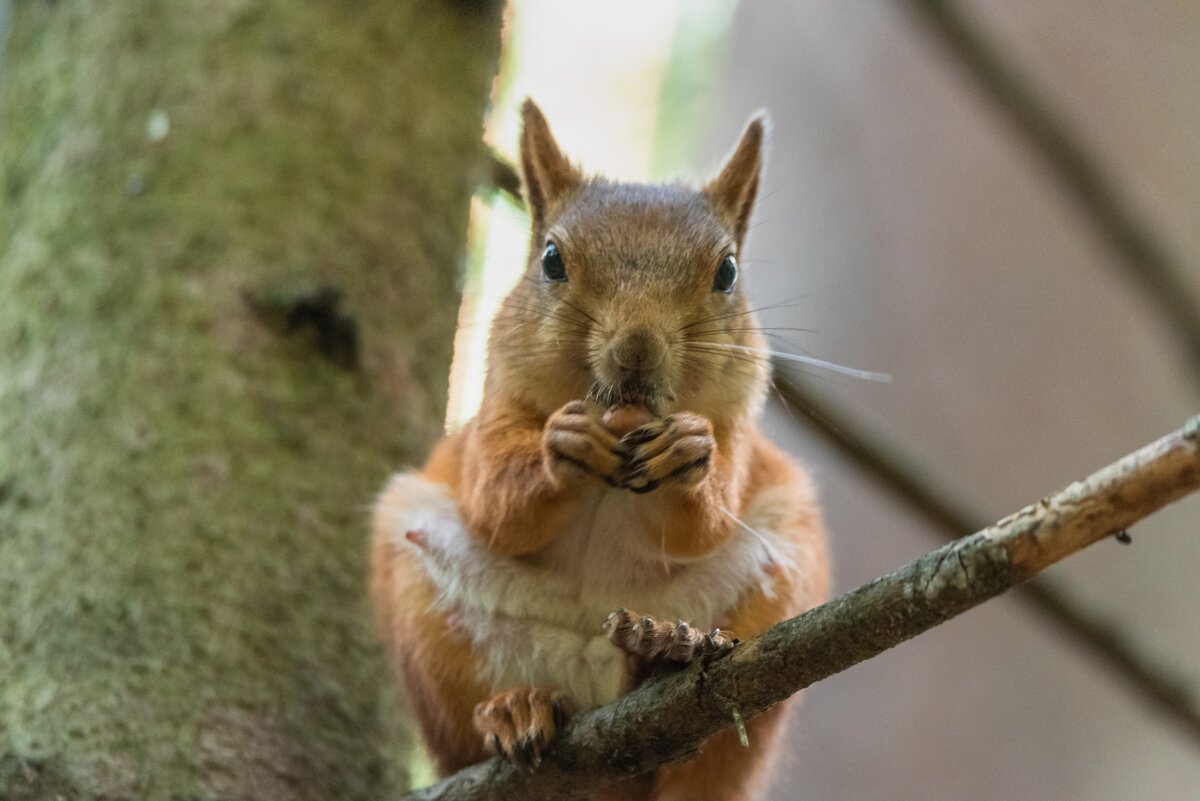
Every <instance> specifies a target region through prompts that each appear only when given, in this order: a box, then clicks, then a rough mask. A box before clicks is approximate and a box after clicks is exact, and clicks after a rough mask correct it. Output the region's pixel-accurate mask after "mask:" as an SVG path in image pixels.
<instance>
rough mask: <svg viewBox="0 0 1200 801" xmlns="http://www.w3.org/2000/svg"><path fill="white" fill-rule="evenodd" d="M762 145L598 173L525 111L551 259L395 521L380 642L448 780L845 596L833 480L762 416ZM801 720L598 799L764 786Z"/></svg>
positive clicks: (536, 269)
mask: <svg viewBox="0 0 1200 801" xmlns="http://www.w3.org/2000/svg"><path fill="white" fill-rule="evenodd" d="M763 133H764V121H763V119H762V118H761V117H757V118H754V119H752V120H751V121H750V123H749V124H748V125H747V127H746V129H745V132H744V133H743V134H742V137H741V139H740V141H739V142H738V144H737V146H736V147H735V148H734V150H733V153H732V154H731V155H730V156H729V157H728V159H727V160H726V161H725V163H724V166H723V167H722V168H721V169H720V171H719V173H718V174H717V176H716V177H715V178H714V179H712V180H711V181H709V182H708V183H707V184H705V185H704V186H702V187H700V188H693V187H689V186H685V185H682V184H662V185H653V184H652V185H647V184H633V183H621V182H616V181H612V180H608V179H605V178H602V177H588V176H585V175H584V174H583V173H582V172H581V171H580V170H579V169H578V168H577V167H576V166H575V165H574V164H572V163H571V162H570V161H569V160H568V159H567V158H566V157H565V156H564V155H563V153H562V151H561V150H560V148H559V146H558V144H557V143H556V141H555V139H554V137H553V135H552V134H551V131H550V128H549V126H548V124H547V122H546V119H545V117H544V116H543V115H542V112H541V111H540V110H539V109H538V107H537V106H536V105H534V103H533V102H532V101H526V103H525V105H524V108H523V126H522V131H521V173H522V178H523V184H524V192H525V198H526V201H527V205H528V209H529V213H530V218H531V226H532V230H531V238H530V253H529V260H528V268H527V270H526V273H525V275H524V277H523V280H521V281H519V282H518V283H517V286H516V288H515V289H514V290H513V291H512V293H511V294H510V295H509V296H508V298H507V299H506V300H505V302H504V304H503V306H502V308H501V310H500V312H499V313H498V315H497V317H496V319H495V321H494V323H493V325H492V329H491V338H490V343H489V353H488V363H487V367H488V369H487V379H486V385H485V389H484V396H483V402H482V405H481V407H480V409H479V412H478V414H477V415H476V416H475V418H474V419H473V420H471V421H470V422H469V423H468V424H467V425H466V426H465V427H463V428H462V429H461V430H459V431H457V432H455V433H453V434H450V435H449V436H447V437H445V438H444V439H442V440H441V442H440V443H438V445H437V446H436V448H435V449H434V451H433V453H432V455H431V456H430V457H429V460H428V462H427V464H426V465H425V467H424V468H423V469H421V470H420V471H416V472H406V473H400V474H398V475H396V476H394V477H393V478H392V480H391V482H390V483H389V484H388V485H387V487H386V489H385V490H384V492H383V494H382V496H381V497H380V499H379V501H378V504H377V505H376V507H375V513H374V524H373V525H374V532H373V543H372V593H373V598H374V602H375V607H376V610H377V616H378V620H379V626H380V630H381V632H382V636H383V639H384V641H385V643H386V644H387V647H388V650H389V655H390V659H391V662H392V664H393V666H394V668H395V670H396V672H397V673H398V675H399V677H400V680H401V681H402V683H403V685H404V688H405V690H406V692H407V697H408V700H409V707H410V709H411V712H412V714H413V715H414V717H415V719H416V721H417V722H418V724H419V726H420V730H421V733H422V736H423V739H424V742H425V744H426V746H427V747H428V750H429V752H430V754H431V755H432V757H433V759H434V761H435V764H436V766H437V769H438V771H439V773H441V774H442V775H446V774H449V773H452V772H454V771H456V770H458V769H460V768H462V767H465V766H467V765H470V764H473V763H475V762H479V761H481V760H483V759H485V758H487V757H488V756H490V755H492V754H498V755H500V756H502V757H504V758H506V759H508V760H510V761H514V762H518V763H521V764H525V765H530V766H533V765H536V764H537V763H538V762H540V760H541V755H542V752H543V751H544V750H545V749H546V747H547V746H548V745H549V744H550V743H551V741H552V740H553V738H554V735H555V732H556V731H557V730H558V729H559V728H561V726H562V725H563V723H564V721H565V720H566V719H567V718H568V716H569V715H570V714H572V713H573V712H574V711H578V710H586V709H590V708H593V707H596V706H600V705H602V704H607V703H610V702H611V701H613V700H615V699H616V698H617V697H619V696H620V695H622V694H623V693H625V692H628V691H629V690H630V689H632V688H633V687H635V686H636V685H637V684H638V682H639V681H640V680H641V679H642V678H644V677H645V676H646V675H648V674H649V673H650V672H651V671H653V670H655V669H658V668H660V667H666V666H668V665H671V664H676V665H678V664H683V663H686V662H687V661H688V660H690V659H692V658H693V657H695V656H696V655H697V654H698V653H700V652H701V651H703V650H704V649H708V648H713V647H715V648H718V649H724V648H728V647H730V640H729V638H728V636H727V635H725V634H723V633H722V631H724V630H728V631H731V632H734V633H736V635H737V636H739V637H751V636H754V635H757V634H759V633H760V632H762V631H764V630H765V629H766V628H768V627H769V626H771V625H772V624H774V623H776V622H778V621H780V620H783V619H785V618H788V617H791V616H794V615H796V614H799V613H800V612H802V611H804V610H806V609H808V608H810V607H813V606H816V605H817V604H819V603H821V602H823V601H824V600H826V597H827V594H828V590H829V559H828V555H827V551H826V544H825V534H824V530H823V527H822V523H821V516H820V511H819V509H818V506H817V502H816V499H815V496H814V492H813V489H812V486H811V484H810V481H809V478H808V476H807V474H806V473H805V471H804V470H803V468H801V467H800V466H799V465H797V464H796V463H795V462H793V461H792V460H791V459H789V458H788V457H787V456H785V455H784V454H783V453H782V452H781V451H780V450H779V448H777V447H776V446H775V445H773V444H772V443H771V442H769V441H768V440H767V439H766V438H765V437H764V436H763V434H762V432H761V431H760V430H759V425H758V417H759V414H760V412H761V409H762V406H763V403H764V400H765V397H766V392H767V387H768V380H769V369H770V368H769V364H768V363H767V362H766V361H765V360H764V359H762V358H760V357H758V356H755V355H753V354H755V353H756V352H760V351H761V350H762V349H763V348H765V342H764V339H763V336H762V334H761V332H760V330H759V329H758V327H757V325H756V323H755V319H754V313H753V310H752V309H751V308H750V306H749V303H748V300H747V295H746V293H745V291H744V287H743V283H742V282H741V281H740V280H739V278H740V272H739V267H738V261H739V258H740V257H741V251H742V244H743V241H744V239H745V236H746V229H747V223H748V221H749V217H750V212H751V209H752V207H753V205H754V202H755V197H756V194H757V191H758V185H759V176H760V173H761V169H762V151H763ZM629 610H637V611H636V612H633V611H629ZM675 621H686V622H679V623H676V622H675ZM785 706H786V705H780V706H778V707H776V708H774V709H772V710H770V711H768V712H767V713H765V714H763V715H761V716H759V717H757V718H755V719H753V720H751V721H750V722H749V723H748V730H749V732H748V733H749V737H750V742H751V747H750V748H744V747H742V746H741V745H740V743H739V742H738V738H737V735H736V733H735V732H734V731H732V730H726V731H724V732H722V733H720V734H717V735H716V736H714V737H712V738H711V739H710V740H708V741H707V742H706V743H705V745H704V746H703V748H702V749H701V750H700V752H699V754H698V755H697V756H695V757H694V758H692V759H691V760H689V761H687V762H683V763H680V764H675V765H669V766H666V767H663V768H661V769H659V770H658V771H657V772H656V773H655V774H654V775H652V776H648V777H642V778H640V779H637V780H630V781H627V782H624V783H623V784H618V785H617V786H615V787H613V788H610V789H608V790H606V791H605V792H603V793H600V794H598V795H597V796H596V797H597V798H600V797H603V798H612V799H618V798H619V799H714V800H718V801H719V800H723V799H738V798H746V797H749V796H750V794H752V793H753V792H754V789H755V787H756V786H757V783H758V780H761V778H762V777H763V776H764V775H765V773H766V770H765V768H766V767H767V765H768V763H769V761H770V756H771V753H772V750H773V749H772V748H771V743H772V742H773V741H774V740H775V739H777V735H778V733H779V729H780V727H781V726H780V724H781V722H782V719H783V714H784V711H785Z"/></svg>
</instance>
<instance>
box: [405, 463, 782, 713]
mask: <svg viewBox="0 0 1200 801" xmlns="http://www.w3.org/2000/svg"><path fill="white" fill-rule="evenodd" d="M585 492H586V493H588V495H587V496H586V497H585V498H584V499H583V500H582V501H581V506H582V507H583V508H586V509H590V514H587V515H580V516H579V517H580V518H582V519H577V520H574V521H573V522H572V525H571V527H570V528H569V530H564V531H563V532H560V534H559V536H558V537H557V539H556V540H555V541H554V543H553V544H552V545H551V546H550V547H549V548H547V549H546V550H545V551H544V552H543V553H540V554H537V555H536V556H531V557H519V558H510V557H504V556H500V555H497V554H495V553H492V552H491V551H489V550H488V549H487V548H486V547H485V546H484V544H483V543H481V542H480V541H479V539H478V538H477V537H475V536H473V535H472V534H471V533H470V532H469V531H468V530H467V529H466V527H465V526H464V524H463V522H462V519H461V517H460V515H459V513H458V506H457V504H456V503H455V501H454V499H453V498H451V497H450V495H449V493H448V491H447V490H446V488H445V487H443V486H441V485H438V484H434V483H432V482H429V481H427V480H425V479H423V478H421V477H420V476H419V475H417V474H414V473H400V474H398V475H396V476H395V477H394V478H393V479H392V483H391V486H390V487H389V489H388V494H389V496H390V498H391V499H392V503H391V504H390V505H389V506H390V509H391V510H392V518H391V520H390V521H389V522H390V526H391V532H390V533H391V540H392V545H393V547H394V548H395V549H397V551H399V552H401V553H404V554H405V556H406V557H409V558H418V559H419V560H420V562H421V564H422V565H423V566H424V568H425V572H426V574H427V575H428V576H429V579H430V581H431V582H432V583H433V585H434V586H435V587H436V588H437V590H438V603H439V605H440V607H441V608H442V610H443V611H444V612H445V613H446V614H447V615H448V616H450V617H451V618H452V619H453V620H455V621H456V622H457V623H458V624H459V625H461V626H462V629H463V630H464V631H465V632H466V634H467V635H468V636H469V637H470V639H471V641H472V642H473V643H474V645H475V647H476V652H477V653H478V654H479V656H480V657H481V663H480V679H481V680H482V681H483V683H484V684H485V685H487V686H488V687H490V689H491V690H492V691H493V692H499V691H502V690H506V689H509V688H511V687H512V686H514V685H517V684H528V685H533V686H541V687H552V688H559V689H562V690H564V691H566V692H568V693H569V694H570V695H571V696H572V697H573V698H574V700H575V702H576V703H577V704H579V706H580V707H581V708H585V709H586V708H591V707H594V706H599V705H601V704H605V703H608V702H610V701H612V700H614V699H616V698H617V696H618V695H619V694H620V691H621V685H622V682H623V680H624V671H625V658H624V655H623V654H622V653H621V652H619V651H618V650H617V649H616V648H615V647H614V646H613V645H611V644H610V643H609V642H608V640H607V639H606V638H605V636H604V634H603V632H602V630H601V627H602V625H603V623H604V620H605V618H607V616H608V613H609V612H611V611H612V610H614V609H616V608H617V607H621V606H624V607H626V608H629V609H632V610H635V611H637V612H641V613H643V614H647V615H652V616H654V617H656V618H659V619H665V620H675V619H682V620H686V621H688V622H689V623H691V624H693V625H696V626H699V627H701V628H704V629H706V630H707V629H709V628H711V627H712V626H713V625H714V623H715V622H716V619H717V618H718V616H719V615H721V614H723V613H725V612H727V611H728V610H729V609H731V608H732V607H733V606H734V605H735V604H736V603H737V601H738V599H739V598H740V597H741V596H742V595H743V594H744V593H745V592H746V591H747V590H749V589H751V588H765V589H769V588H770V586H771V583H770V580H769V576H768V572H767V571H768V569H770V568H771V567H772V564H773V563H774V564H779V563H781V562H783V563H786V562H790V561H791V560H792V559H793V558H794V557H793V555H792V551H791V547H790V544H789V543H788V542H787V541H786V540H784V539H783V538H782V537H780V536H778V535H777V534H776V533H775V530H774V528H773V527H772V526H771V523H772V522H774V521H773V520H772V519H771V518H772V514H771V509H772V508H774V506H775V504H772V503H770V502H769V500H770V499H769V498H766V497H764V498H760V499H756V503H754V504H752V505H751V507H750V508H749V509H748V510H747V512H746V514H745V515H744V516H743V519H742V520H741V521H739V523H740V524H741V525H740V526H739V528H738V529H737V532H736V533H735V535H734V536H733V537H732V538H731V539H730V541H729V542H728V543H726V544H725V545H724V546H723V547H722V548H720V549H719V550H717V551H716V552H715V553H713V554H710V555H708V556H706V557H704V558H702V559H698V560H694V561H691V562H688V563H686V564H681V563H673V564H671V565H669V566H667V565H665V563H664V560H663V559H662V557H661V553H660V549H659V548H657V547H656V546H655V540H654V538H653V536H652V535H650V534H649V533H648V532H645V531H642V530H639V529H638V526H637V523H636V521H637V520H639V519H640V516H639V515H638V514H637V512H638V506H639V505H640V504H643V503H654V499H653V497H652V495H645V496H639V495H633V494H630V493H626V492H620V491H615V490H609V489H607V488H595V489H591V490H585ZM764 495H765V493H764ZM401 498H402V499H403V501H399V499H401ZM731 517H732V515H731ZM410 531H414V532H420V534H421V535H422V536H420V537H418V538H417V539H418V540H419V542H418V543H414V542H412V541H410V540H409V538H408V537H407V536H406V535H407V533H408V532H410Z"/></svg>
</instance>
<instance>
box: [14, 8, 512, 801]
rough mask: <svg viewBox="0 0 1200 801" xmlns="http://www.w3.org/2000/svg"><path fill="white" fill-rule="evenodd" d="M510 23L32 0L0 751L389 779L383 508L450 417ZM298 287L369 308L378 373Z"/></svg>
mask: <svg viewBox="0 0 1200 801" xmlns="http://www.w3.org/2000/svg"><path fill="white" fill-rule="evenodd" d="M498 28H499V21H498V12H497V10H496V9H495V8H491V7H489V8H488V9H487V10H482V9H480V8H479V7H477V6H471V5H470V4H462V3H449V2H446V3H418V2H411V3H403V4H397V3H392V2H385V1H384V0H362V1H361V2H357V3H353V4H308V3H299V2H284V1H283V0H275V1H271V0H259V1H256V0H226V2H219V3H210V2H201V1H200V0H186V1H181V2H178V3H172V4H159V3H154V2H151V0H131V2H127V3H121V4H110V3H100V2H83V1H82V0H59V1H58V2H56V3H18V4H17V5H16V7H15V13H14V15H13V19H12V20H11V32H10V33H11V35H10V41H9V43H8V47H7V53H6V59H7V63H6V65H5V67H4V76H5V80H4V82H3V84H2V85H0V121H2V122H0V126H2V128H0V187H2V188H3V191H4V195H3V197H2V198H0V202H2V204H3V205H2V206H0V480H2V481H3V482H4V486H5V487H6V489H5V491H4V493H3V494H2V496H0V597H4V598H5V599H6V603H5V605H4V606H3V607H0V675H4V676H5V681H4V682H3V683H0V753H5V752H7V753H11V754H13V755H15V756H14V758H16V757H20V758H21V759H37V760H51V761H52V762H53V764H54V765H56V766H58V768H57V770H60V772H61V775H62V776H63V777H65V778H64V781H68V782H70V783H72V784H73V785H74V786H79V787H84V788H86V789H87V790H88V792H89V793H108V794H110V795H118V796H120V795H129V796H136V797H139V798H148V799H155V798H171V797H188V798H209V797H217V796H225V797H228V796H238V797H264V798H268V797H269V798H275V797H279V798H308V797H312V798H330V797H339V798H368V797H370V798H377V797H379V796H380V795H381V794H382V792H381V791H382V788H381V787H380V782H381V777H382V776H384V775H385V774H387V772H388V771H387V770H386V769H385V766H384V756H383V747H382V744H383V742H384V740H385V737H384V734H383V732H384V730H385V728H386V727H385V725H384V723H383V722H382V721H381V720H380V715H379V713H378V712H377V709H378V705H377V693H378V691H379V688H380V686H381V684H383V683H386V681H387V679H386V678H385V677H384V675H383V674H384V671H383V668H382V666H381V664H380V659H379V655H378V653H377V652H376V649H375V646H374V643H373V639H372V637H371V634H370V615H369V610H368V609H367V606H366V602H365V599H364V591H363V578H364V574H365V570H366V566H365V537H366V509H367V507H368V506H369V503H370V500H371V498H372V496H373V494H374V493H375V492H376V491H377V489H378V487H379V486H380V484H381V482H382V481H383V479H384V477H385V475H386V473H387V472H388V470H389V469H391V468H394V467H397V466H401V465H403V464H406V463H410V462H412V461H415V460H418V459H419V458H420V457H421V455H422V452H423V450H424V448H425V447H426V446H427V445H428V443H429V442H430V441H431V439H432V438H433V437H434V436H436V434H437V432H438V431H439V430H440V419H441V409H442V406H443V404H444V401H445V373H446V369H447V365H448V362H449V356H450V346H451V339H452V331H453V326H454V319H455V310H456V302H455V284H456V278H457V269H458V265H459V264H460V262H461V259H462V249H463V243H464V241H465V229H466V214H467V203H468V197H469V194H470V191H471V189H472V179H473V176H474V175H475V174H477V172H478V170H479V165H480V163H481V162H480V159H481V157H482V152H481V148H480V146H479V144H478V140H479V132H480V127H481V117H482V110H483V106H484V102H485V98H486V92H487V87H488V81H489V79H490V77H491V74H492V72H493V70H494V68H495V63H496V58H497V54H496V51H497V47H498ZM152 114H154V115H156V116H159V115H162V114H165V115H166V118H167V119H168V120H169V130H168V132H167V134H166V136H165V137H162V138H158V139H157V141H155V139H156V137H152V136H149V135H148V133H147V120H148V119H149V117H150V116H151V115H152ZM290 281H302V282H306V283H308V284H311V285H316V286H329V287H336V288H337V289H339V290H340V291H341V292H342V293H343V295H344V300H343V301H342V303H341V305H340V307H339V308H341V309H342V311H343V312H344V313H345V314H346V315H347V316H348V317H349V318H350V319H352V320H353V321H354V324H355V327H356V329H357V331H358V332H359V352H360V356H361V359H360V365H359V368H358V369H354V370H347V369H346V368H345V365H341V364H338V363H336V361H335V360H330V359H328V358H325V357H324V356H322V354H321V353H320V352H319V350H318V349H316V348H313V347H310V346H309V345H310V343H311V340H306V339H305V338H303V337H301V338H298V339H297V338H295V337H291V336H288V335H285V334H281V333H280V332H278V331H276V330H275V329H273V328H272V327H271V326H269V325H267V324H265V323H264V321H263V320H262V319H261V317H260V316H259V315H258V314H256V313H255V311H254V310H253V309H252V307H251V304H249V303H247V302H246V297H247V295H248V294H252V293H253V292H254V291H255V290H257V289H260V288H262V287H264V286H271V285H276V284H279V283H281V282H290ZM5 775H7V774H5ZM3 781H4V779H3V778H2V777H0V782H3ZM3 791H4V787H3V786H0V795H4V792H3Z"/></svg>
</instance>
